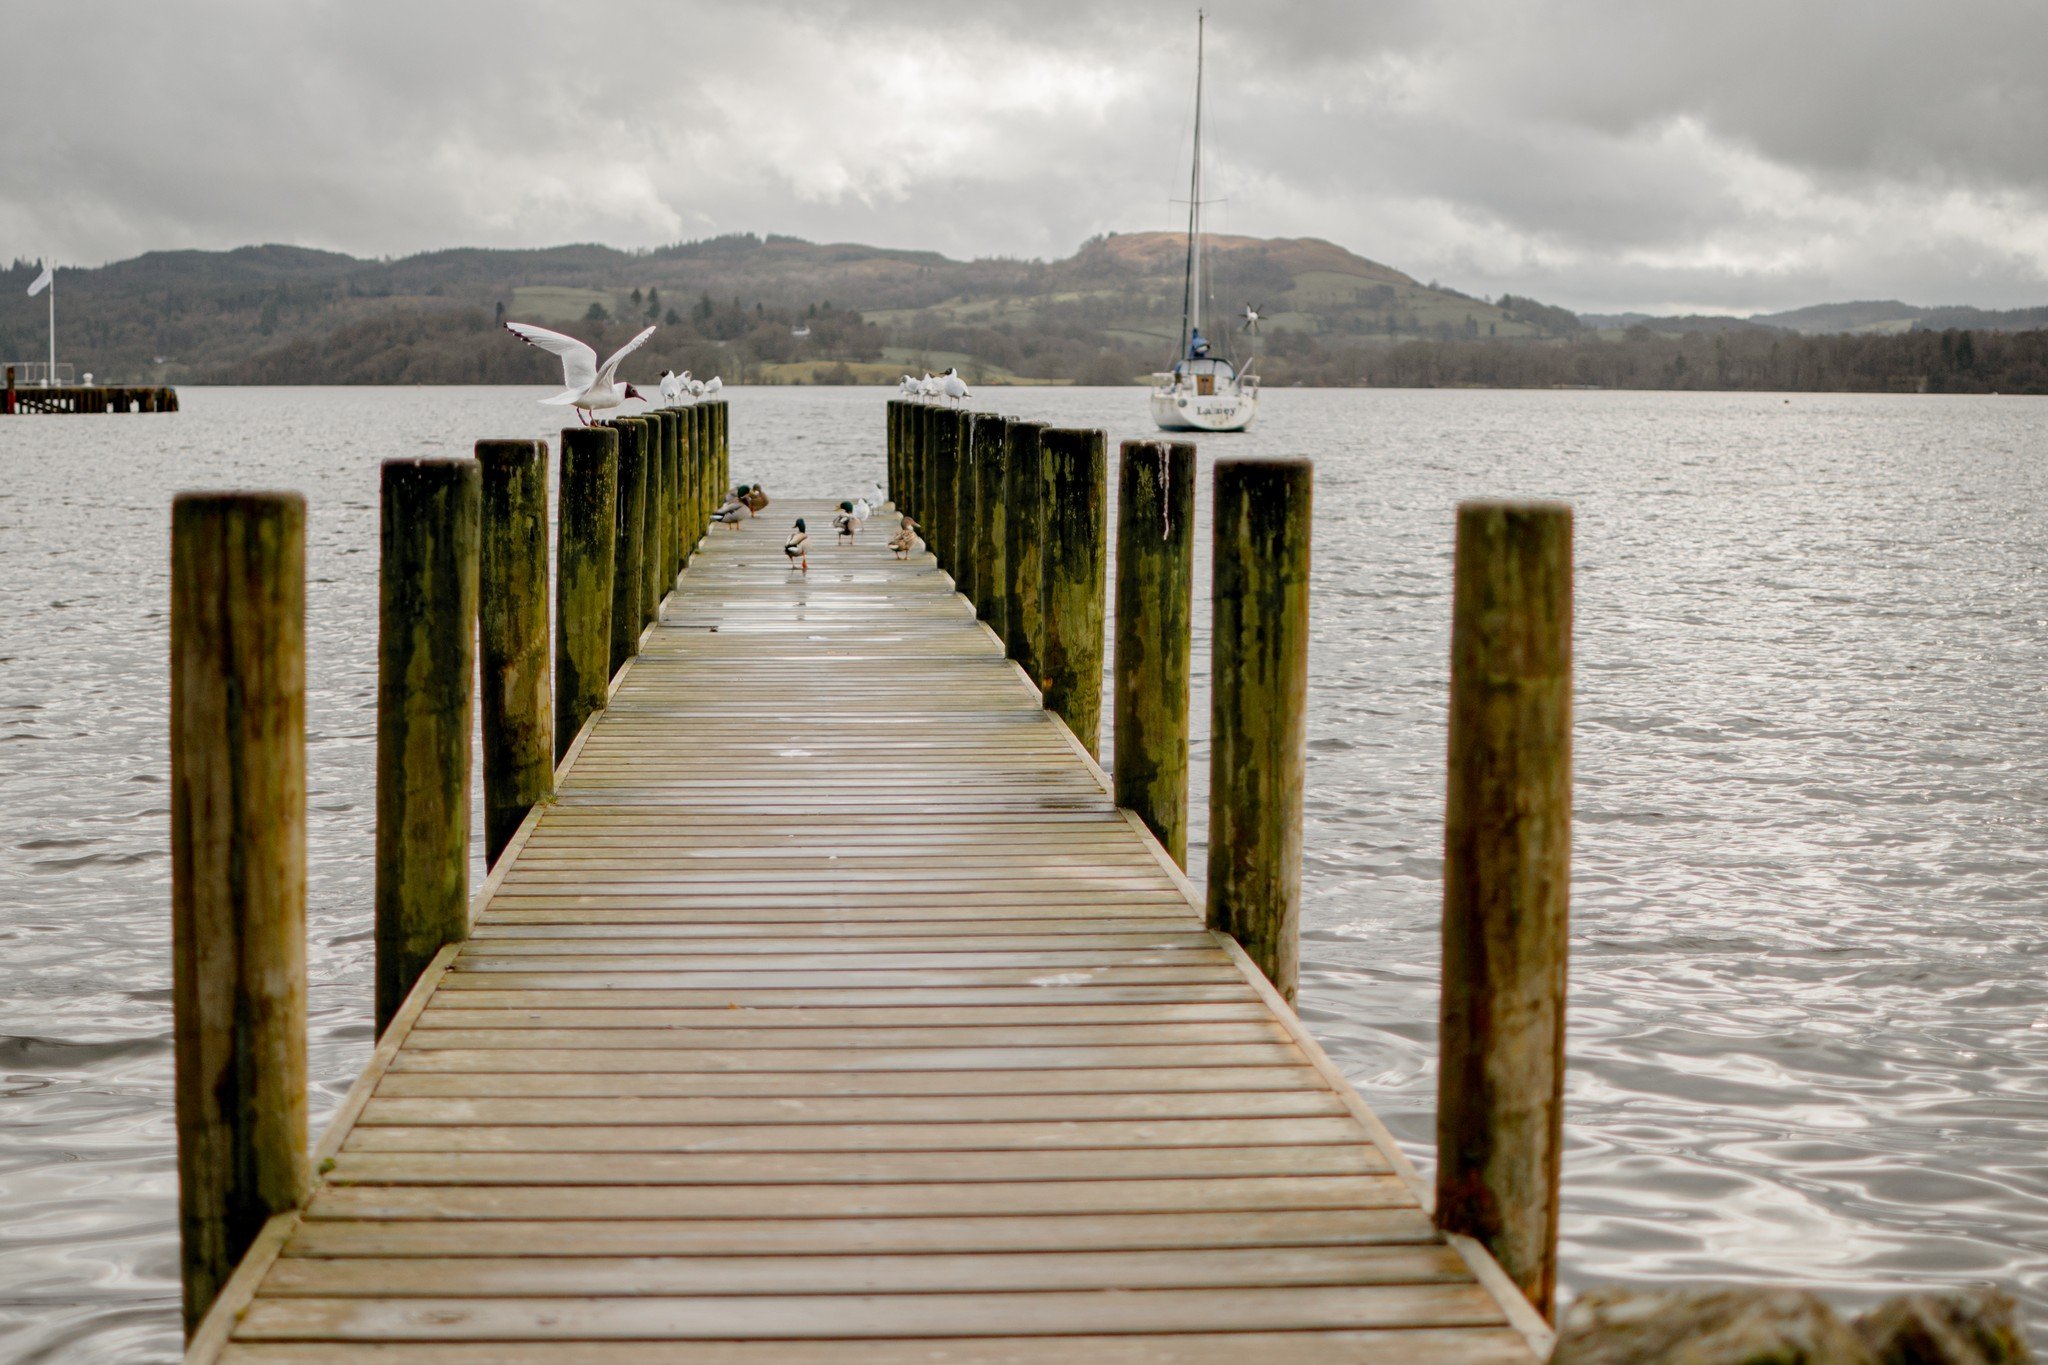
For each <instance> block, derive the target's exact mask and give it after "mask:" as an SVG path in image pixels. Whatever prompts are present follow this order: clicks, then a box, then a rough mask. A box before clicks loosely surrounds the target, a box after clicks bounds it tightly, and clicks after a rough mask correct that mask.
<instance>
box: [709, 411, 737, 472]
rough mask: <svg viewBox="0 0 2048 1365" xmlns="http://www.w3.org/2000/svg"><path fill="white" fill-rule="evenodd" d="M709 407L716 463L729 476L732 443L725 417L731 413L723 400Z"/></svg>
mask: <svg viewBox="0 0 2048 1365" xmlns="http://www.w3.org/2000/svg"><path fill="white" fill-rule="evenodd" d="M711 406H712V409H713V413H712V419H711V420H712V423H713V426H714V429H715V432H716V434H715V435H714V436H713V437H712V439H713V441H714V442H715V443H716V445H717V449H718V462H719V464H721V465H723V466H725V467H726V469H727V471H728V475H729V473H730V469H731V466H732V442H731V440H730V437H731V432H730V430H729V429H728V424H727V422H726V416H727V414H728V413H729V412H730V411H731V409H730V408H729V407H728V406H727V405H726V401H725V400H724V399H723V398H721V399H719V400H718V401H717V402H716V403H713V404H712V405H711Z"/></svg>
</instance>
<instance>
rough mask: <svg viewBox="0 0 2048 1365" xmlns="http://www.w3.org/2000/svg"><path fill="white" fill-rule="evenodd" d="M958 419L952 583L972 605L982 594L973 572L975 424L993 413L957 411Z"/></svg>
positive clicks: (977, 560)
mask: <svg viewBox="0 0 2048 1365" xmlns="http://www.w3.org/2000/svg"><path fill="white" fill-rule="evenodd" d="M956 415H957V418H958V420H959V423H960V444H959V454H958V457H957V458H958V460H959V463H960V486H959V490H958V497H959V502H958V503H957V504H956V505H955V506H954V509H953V525H954V526H955V528H957V529H958V531H959V533H960V534H959V540H958V542H957V544H956V545H955V547H954V555H953V568H952V570H951V572H952V575H953V586H954V589H955V590H956V591H957V592H959V594H960V595H961V596H962V597H964V598H966V599H967V604H968V606H970V607H972V606H974V605H975V604H976V603H977V602H978V601H979V600H980V597H981V584H980V582H979V581H978V580H977V577H976V575H977V574H978V573H979V572H980V569H981V546H980V545H979V544H978V543H977V541H976V539H975V528H976V526H977V524H978V523H979V522H980V520H981V473H980V467H979V465H978V463H977V461H978V460H979V459H980V457H981V451H980V449H979V448H978V445H977V441H976V433H975V428H977V427H979V426H981V425H982V424H983V423H986V422H992V421H993V420H994V416H993V414H990V413H986V412H962V413H958V414H956Z"/></svg>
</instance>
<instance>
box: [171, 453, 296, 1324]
mask: <svg viewBox="0 0 2048 1365" xmlns="http://www.w3.org/2000/svg"><path fill="white" fill-rule="evenodd" d="M170 721H171V724H170V731H171V735H170V739H171V1032H172V1036H173V1040H174V1042H175V1047H176V1062H177V1080H176V1095H177V1125H178V1230H179V1242H180V1247H179V1258H180V1269H181V1272H182V1278H183V1280H184V1306H185V1334H186V1336H188V1337H189V1336H190V1335H191V1334H192V1331H193V1329H194V1328H196V1327H197V1326H198V1325H199V1320H200V1319H201V1318H202V1317H204V1316H205V1315H206V1310H207V1309H208V1308H209V1307H210V1306H212V1304H213V1300H214V1297H215V1296H216V1295H217V1294H218V1293H219V1292H220V1289H221V1286H222V1285H224V1284H226V1283H227V1280H228V1277H229V1276H230V1275H232V1274H233V1273H234V1269H235V1267H236V1266H237V1265H238V1264H240V1262H241V1259H242V1255H243V1253H244V1252H246V1251H247V1250H248V1249H249V1244H250V1243H251V1242H252V1241H254V1240H255V1238H256V1234H257V1233H259V1232H260V1231H262V1228H263V1224H264V1222H265V1220H267V1219H268V1218H270V1216H271V1215H273V1214H277V1213H282V1212H284V1211H285V1210H287V1209H290V1208H293V1207H295V1206H296V1205H297V1204H298V1202H299V1199H300V1198H301V1197H302V1196H303V1195H304V1193H305V1190H306V1184H307V1178H308V1173H307V1164H306V500H305V499H304V498H302V497H300V496H299V495H298V494H296V493H239V494H238V493H185V494H181V495H179V496H178V497H177V498H176V499H175V500H174V501H173V502H172V504H171V717H170Z"/></svg>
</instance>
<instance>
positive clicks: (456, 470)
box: [376, 460, 482, 1034]
mask: <svg viewBox="0 0 2048 1365" xmlns="http://www.w3.org/2000/svg"><path fill="white" fill-rule="evenodd" d="M481 501H482V495H481V477H480V473H479V471H478V469H477V464H476V461H475V460H386V461H385V462H384V484H383V509H382V523H383V535H382V559H381V563H380V568H379V575H378V591H377V600H378V620H377V916H376V918H377V923H376V940H377V970H376V977H377V1003H376V1014H377V1032H378V1033H379V1034H382V1033H383V1032H384V1027H385V1025H387V1024H388V1023H390V1022H391V1016H392V1015H393V1014H395V1013H397V1011H398V1007H399V1005H400V1004H402V1003H403V1002H404V1000H405V996H406V993H407V992H408V991H410V990H411V989H412V986H413V982H415V981H417V980H418V979H419V975H420V973H421V972H423V971H425V970H426V968H427V964H428V963H430V962H432V961H433V959H434V954H436V953H438V952H440V951H441V948H442V945H444V944H447V943H453V942H456V941H457V940H459V939H461V938H463V937H464V936H465V935H466V934H467V933H468V932H469V815H470V812H469V736H470V725H471V719H472V713H471V708H470V699H471V697H472V695H473V692H472V688H471V682H472V680H473V679H474V677H475V673H476V628H477V571H478V531H479V522H480V521H481Z"/></svg>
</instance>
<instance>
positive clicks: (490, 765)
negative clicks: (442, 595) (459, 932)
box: [476, 441, 555, 866]
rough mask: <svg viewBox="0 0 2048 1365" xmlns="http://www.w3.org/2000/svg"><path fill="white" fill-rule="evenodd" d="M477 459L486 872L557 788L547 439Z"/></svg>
mask: <svg viewBox="0 0 2048 1365" xmlns="http://www.w3.org/2000/svg"><path fill="white" fill-rule="evenodd" d="M476 462H477V468H478V471H479V472H480V474H481V475H482V489H483V527H482V537H483V540H482V547H481V550H480V553H479V556H478V566H479V573H478V589H477V611H478V622H477V651H478V656H479V658H478V662H479V668H480V672H479V677H480V678H481V680H482V681H481V684H480V687H479V691H480V693H481V696H480V701H481V704H482V717H481V719H482V726H481V733H482V737H483V745H482V749H483V764H484V863H485V865H486V866H489V865H490V864H492V863H495V862H497V861H498V855H499V854H500V853H502V852H504V849H505V845H506V844H507V843H509V842H510V841H511V839H512V836H513V834H515V833H516V832H518V829H519V822H520V821H522V820H524V819H525V818H526V812H527V811H529V810H531V809H532V808H533V807H534V805H535V804H536V803H537V802H540V801H544V800H546V799H547V798H548V796H549V794H550V793H551V792H553V791H554V785H555V755H554V742H553V737H554V698H553V693H552V689H551V687H550V681H551V680H550V678H549V676H548V446H547V442H545V441H478V442H477V443H476Z"/></svg>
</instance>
